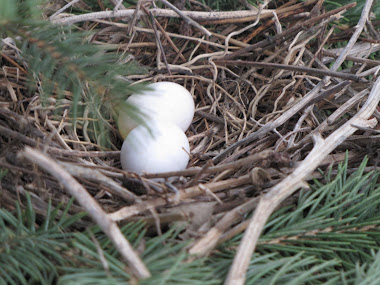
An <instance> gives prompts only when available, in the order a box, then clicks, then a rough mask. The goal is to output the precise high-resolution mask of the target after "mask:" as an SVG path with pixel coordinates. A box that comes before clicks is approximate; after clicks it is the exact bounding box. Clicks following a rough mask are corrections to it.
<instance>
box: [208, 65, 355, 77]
mask: <svg viewBox="0 0 380 285" xmlns="http://www.w3.org/2000/svg"><path fill="white" fill-rule="evenodd" d="M214 62H215V63H219V64H224V65H238V66H257V67H264V68H271V69H284V70H290V71H298V72H305V73H308V74H315V75H322V76H331V77H337V78H342V79H346V80H352V81H360V77H359V76H356V75H354V74H347V73H343V72H337V71H332V70H323V69H316V68H310V67H303V66H295V65H286V64H280V63H270V62H254V61H243V60H215V61H214Z"/></svg>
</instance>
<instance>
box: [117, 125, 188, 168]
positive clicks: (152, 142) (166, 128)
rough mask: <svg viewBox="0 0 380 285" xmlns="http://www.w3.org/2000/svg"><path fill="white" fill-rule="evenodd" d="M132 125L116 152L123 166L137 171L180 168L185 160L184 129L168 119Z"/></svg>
mask: <svg viewBox="0 0 380 285" xmlns="http://www.w3.org/2000/svg"><path fill="white" fill-rule="evenodd" d="M149 127H150V128H149V129H148V128H146V127H145V126H143V125H140V126H137V127H136V128H135V129H133V130H132V131H131V132H130V133H129V135H128V136H127V138H126V139H125V141H124V143H123V146H122V148H121V153H120V161H121V165H122V167H123V169H124V170H126V171H132V172H136V173H138V174H142V173H144V172H146V173H161V172H168V171H177V170H183V169H185V168H186V166H187V164H188V162H189V159H190V157H189V153H190V146H189V141H188V139H187V137H186V135H185V133H184V132H183V131H182V130H181V129H180V128H179V127H178V126H176V125H175V124H173V123H170V122H154V123H151V124H150V126H149Z"/></svg>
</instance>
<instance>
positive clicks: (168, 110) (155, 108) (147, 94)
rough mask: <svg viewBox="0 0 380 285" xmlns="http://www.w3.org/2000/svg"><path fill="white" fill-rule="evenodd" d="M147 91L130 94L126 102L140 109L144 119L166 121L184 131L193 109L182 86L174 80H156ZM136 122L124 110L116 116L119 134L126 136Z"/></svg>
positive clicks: (189, 121) (189, 122)
mask: <svg viewBox="0 0 380 285" xmlns="http://www.w3.org/2000/svg"><path fill="white" fill-rule="evenodd" d="M147 87H148V88H150V89H152V90H149V91H143V92H141V93H136V94H133V95H131V96H130V97H129V98H128V99H127V102H128V103H130V104H132V105H134V106H135V107H137V108H138V110H140V111H141V113H142V114H143V116H144V119H145V121H156V120H159V121H168V122H172V123H174V124H176V125H177V126H179V127H180V128H181V129H182V131H186V130H187V129H188V127H189V126H190V124H191V122H192V120H193V117H194V111H195V105H194V100H193V97H192V96H191V94H190V92H189V91H188V90H187V89H186V88H184V87H183V86H181V85H179V84H177V83H174V82H156V83H152V84H149V85H148V86H147ZM137 125H138V123H137V122H136V121H135V120H134V119H133V118H131V117H129V116H128V114H126V113H125V112H121V113H120V115H119V118H118V128H119V132H120V134H121V136H122V137H123V138H126V136H127V135H128V134H129V132H130V131H132V130H133V129H134V128H135V127H136V126H137Z"/></svg>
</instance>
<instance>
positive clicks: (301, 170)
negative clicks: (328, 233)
mask: <svg viewBox="0 0 380 285" xmlns="http://www.w3.org/2000/svg"><path fill="white" fill-rule="evenodd" d="M372 2H373V1H372V0H367V1H366V4H365V6H364V8H363V12H362V15H361V18H360V20H359V23H358V25H357V26H356V31H355V33H354V34H353V36H352V37H351V39H350V41H349V43H348V44H347V46H346V49H345V50H344V51H343V52H342V56H341V57H340V60H343V59H344V58H345V55H347V53H348V50H349V49H350V48H351V47H352V45H353V44H354V43H355V41H356V40H357V38H358V37H359V35H360V33H361V31H362V30H363V28H364V25H365V23H366V21H367V19H368V14H369V11H370V8H371V5H372ZM338 64H341V63H339V60H337V62H335V64H334V67H333V69H335V68H337V66H338ZM379 101H380V77H379V78H378V79H377V80H376V83H375V84H374V86H373V88H372V91H371V93H370V95H369V97H368V99H367V101H366V103H365V104H364V105H363V107H362V108H361V109H360V110H359V111H358V112H357V114H356V115H355V116H354V117H352V118H351V119H350V120H349V121H347V122H346V123H345V124H344V125H342V126H341V127H340V128H339V129H337V130H336V131H334V132H333V133H332V134H331V135H330V136H328V137H327V138H326V139H323V138H322V137H321V135H320V134H319V135H314V142H315V145H314V147H313V149H312V150H311V152H310V153H309V155H308V156H307V157H306V158H305V159H304V160H303V161H302V162H301V163H300V165H299V166H298V167H297V168H296V169H295V170H294V171H293V172H292V173H291V174H290V175H289V176H287V177H286V178H285V179H284V180H283V181H281V182H280V183H279V184H277V185H276V186H274V187H273V188H272V189H270V191H269V192H268V193H267V194H265V195H264V196H262V198H260V201H259V204H258V206H257V208H256V210H255V213H254V215H253V217H252V219H251V220H250V222H249V225H248V228H247V230H246V232H245V234H244V237H243V240H242V242H241V243H240V245H239V248H238V252H237V254H236V255H235V258H234V261H233V264H232V266H231V267H230V270H229V273H228V276H227V279H226V281H225V284H226V285H232V284H234V285H240V284H244V281H245V275H246V270H247V268H248V264H249V260H250V259H251V256H252V253H253V251H254V249H255V247H256V244H257V241H258V239H259V237H260V234H261V232H262V230H263V228H264V226H265V223H266V221H267V220H268V218H269V216H270V215H271V214H272V213H273V211H274V210H275V208H276V207H277V206H278V205H279V204H280V203H281V202H282V201H284V200H285V199H286V198H287V197H289V196H290V195H291V194H293V193H294V192H295V191H296V190H297V189H298V188H300V187H308V186H307V184H306V182H305V179H306V178H307V176H308V175H310V174H311V173H312V172H313V171H314V169H315V168H316V167H318V165H319V163H320V162H322V161H323V159H324V158H325V157H326V156H327V155H328V154H329V153H330V152H331V151H333V150H334V149H335V148H336V147H337V146H339V145H340V144H341V143H342V142H343V141H344V140H346V139H347V138H348V137H349V136H350V135H352V134H353V133H354V132H355V131H356V130H357V129H358V126H359V127H372V128H373V127H374V126H376V124H377V120H376V119H375V118H373V119H371V120H368V119H369V118H370V116H371V115H372V113H373V112H374V111H375V110H376V107H377V105H378V104H379ZM354 125H356V126H354Z"/></svg>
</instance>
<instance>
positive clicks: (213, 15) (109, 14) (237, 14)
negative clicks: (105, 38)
mask: <svg viewBox="0 0 380 285" xmlns="http://www.w3.org/2000/svg"><path fill="white" fill-rule="evenodd" d="M148 11H149V12H152V14H153V16H155V17H166V18H179V15H178V14H177V13H176V12H174V11H171V10H168V9H149V10H148ZM272 11H274V10H263V12H262V13H263V15H266V17H271V16H272V15H273V14H272ZM134 13H135V10H134V9H128V10H118V11H102V12H94V13H88V14H82V15H76V16H69V17H65V18H60V19H58V18H56V19H52V20H51V21H52V22H53V23H54V24H60V25H72V24H74V23H78V22H84V21H93V20H96V19H106V18H128V19H131V18H132V17H133V14H134ZM181 13H182V14H183V15H186V16H188V17H191V18H192V19H195V20H198V21H202V20H210V21H212V20H221V19H231V18H232V19H239V18H245V19H247V21H250V20H251V19H249V17H254V18H256V16H257V11H229V12H196V11H181ZM143 15H144V14H143V12H142V11H139V12H138V14H137V16H138V17H141V16H143ZM263 15H262V16H263Z"/></svg>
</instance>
